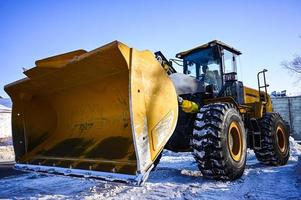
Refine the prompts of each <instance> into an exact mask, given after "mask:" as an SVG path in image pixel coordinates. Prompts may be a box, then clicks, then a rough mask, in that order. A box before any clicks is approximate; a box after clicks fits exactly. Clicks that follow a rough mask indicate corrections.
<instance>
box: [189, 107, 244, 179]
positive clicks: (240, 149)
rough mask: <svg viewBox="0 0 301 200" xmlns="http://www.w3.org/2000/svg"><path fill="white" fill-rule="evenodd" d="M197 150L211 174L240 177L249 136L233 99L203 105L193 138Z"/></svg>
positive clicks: (205, 172)
mask: <svg viewBox="0 0 301 200" xmlns="http://www.w3.org/2000/svg"><path fill="white" fill-rule="evenodd" d="M192 148H193V154H194V157H195V159H196V161H197V162H198V166H199V169H200V170H201V172H202V174H203V175H204V176H205V177H207V178H214V179H225V180H233V179H236V178H239V177H240V176H241V175H242V174H243V172H244V169H245V165H246V137H245V129H244V125H243V121H242V118H241V116H240V114H239V112H238V110H237V109H236V108H235V107H234V106H233V105H232V104H229V103H214V104H208V105H205V106H204V107H202V108H201V109H200V111H199V113H198V114H197V117H196V121H195V124H194V130H193V140H192Z"/></svg>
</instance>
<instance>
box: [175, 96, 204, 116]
mask: <svg viewBox="0 0 301 200" xmlns="http://www.w3.org/2000/svg"><path fill="white" fill-rule="evenodd" d="M178 102H179V105H180V107H181V108H182V110H183V111H184V112H186V113H197V112H198V111H199V105H198V104H196V103H195V102H193V101H189V100H185V99H183V98H182V97H178Z"/></svg>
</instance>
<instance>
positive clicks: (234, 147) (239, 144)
mask: <svg viewBox="0 0 301 200" xmlns="http://www.w3.org/2000/svg"><path fill="white" fill-rule="evenodd" d="M241 134H242V133H241V130H240V128H239V125H238V123H237V122H236V121H233V122H231V124H230V126H229V130H228V140H227V141H228V149H229V152H230V155H231V157H232V159H233V160H235V161H236V162H238V161H240V159H241V156H242V151H243V150H242V148H243V141H242V135H241Z"/></svg>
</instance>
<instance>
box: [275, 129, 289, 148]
mask: <svg viewBox="0 0 301 200" xmlns="http://www.w3.org/2000/svg"><path fill="white" fill-rule="evenodd" d="M276 135H277V144H278V148H279V150H280V151H281V152H282V153H284V152H285V150H286V143H287V141H286V137H285V132H284V129H283V128H282V127H281V126H278V127H277V130H276Z"/></svg>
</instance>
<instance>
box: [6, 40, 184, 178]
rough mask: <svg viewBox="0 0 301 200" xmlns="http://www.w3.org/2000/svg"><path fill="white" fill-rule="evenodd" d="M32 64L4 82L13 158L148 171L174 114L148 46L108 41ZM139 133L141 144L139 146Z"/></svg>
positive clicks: (167, 83) (170, 89)
mask: <svg viewBox="0 0 301 200" xmlns="http://www.w3.org/2000/svg"><path fill="white" fill-rule="evenodd" d="M36 65H37V66H36V67H34V68H32V69H30V70H28V71H26V72H25V74H26V75H27V76H28V78H25V79H22V80H20V81H17V82H14V83H12V84H9V85H7V86H6V87H5V90H6V92H7V93H8V94H9V95H10V97H11V98H12V101H13V111H12V112H13V114H12V129H13V140H14V148H15V150H16V160H17V162H19V163H29V164H42V165H51V166H53V165H55V166H57V167H60V166H61V167H67V168H69V167H72V168H79V169H88V170H89V169H91V170H96V171H107V172H117V173H125V174H136V172H137V170H139V171H146V170H147V168H148V167H149V166H150V165H151V164H152V161H154V159H155V158H156V157H157V155H158V154H159V153H160V151H161V150H162V149H163V146H164V145H165V143H166V142H167V139H168V138H169V137H170V135H171V134H172V132H173V130H174V128H175V125H176V122H177V116H178V110H177V109H178V105H177V97H176V91H175V88H174V86H173V84H172V82H171V80H170V79H169V78H168V76H167V74H166V72H165V71H164V69H163V68H162V67H161V65H160V64H159V63H158V62H157V61H156V59H155V57H154V56H153V54H152V53H151V52H149V51H137V50H135V49H131V48H129V47H127V46H126V45H124V44H122V43H120V42H118V41H115V42H112V43H109V44H107V45H105V46H103V47H100V48H98V49H95V50H93V51H91V52H87V53H85V51H76V52H71V53H67V54H63V55H59V56H55V57H51V58H48V59H44V60H41V61H37V62H36ZM44 69H45V70H44ZM166 102H168V103H166ZM162 127H163V128H162ZM143 133H146V136H147V137H146V138H145V140H146V141H148V145H141V144H142V143H143V141H144V140H143V138H142V137H140V136H142V135H143ZM143 150H145V151H149V152H150V158H149V160H148V159H146V158H144V157H143V156H144V155H142V154H141V152H142V151H143ZM139 152H140V153H139Z"/></svg>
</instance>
